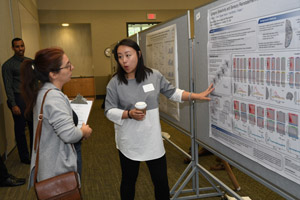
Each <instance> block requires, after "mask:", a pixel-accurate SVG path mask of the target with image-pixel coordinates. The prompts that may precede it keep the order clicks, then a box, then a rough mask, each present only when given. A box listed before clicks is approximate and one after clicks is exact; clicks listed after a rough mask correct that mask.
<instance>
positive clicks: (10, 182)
mask: <svg viewBox="0 0 300 200" xmlns="http://www.w3.org/2000/svg"><path fill="white" fill-rule="evenodd" d="M24 184H25V180H23V181H22V180H19V181H18V180H15V179H13V178H11V177H8V178H7V179H6V180H4V181H3V182H1V183H0V187H14V186H20V185H24Z"/></svg>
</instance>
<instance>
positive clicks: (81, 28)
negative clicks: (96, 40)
mask: <svg viewBox="0 0 300 200" xmlns="http://www.w3.org/2000/svg"><path fill="white" fill-rule="evenodd" d="M41 44H42V45H41V47H42V48H47V47H53V46H58V47H61V48H62V49H64V51H65V53H66V54H67V56H68V57H69V59H70V61H71V63H72V64H73V65H74V67H75V69H74V71H73V74H72V76H73V77H74V76H94V71H93V70H94V68H93V61H92V60H93V58H92V57H93V56H92V41H91V25H90V24H70V26H69V27H62V26H61V24H41Z"/></svg>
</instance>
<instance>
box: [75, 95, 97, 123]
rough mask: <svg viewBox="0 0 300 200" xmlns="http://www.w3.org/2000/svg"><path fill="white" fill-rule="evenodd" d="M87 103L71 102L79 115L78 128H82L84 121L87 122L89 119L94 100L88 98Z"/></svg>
mask: <svg viewBox="0 0 300 200" xmlns="http://www.w3.org/2000/svg"><path fill="white" fill-rule="evenodd" d="M86 102H87V104H77V103H71V107H72V109H73V110H74V112H75V113H76V114H77V116H78V125H77V127H78V128H81V126H82V123H85V124H86V123H87V120H88V118H89V115H90V112H91V109H92V104H93V101H92V100H87V101H86Z"/></svg>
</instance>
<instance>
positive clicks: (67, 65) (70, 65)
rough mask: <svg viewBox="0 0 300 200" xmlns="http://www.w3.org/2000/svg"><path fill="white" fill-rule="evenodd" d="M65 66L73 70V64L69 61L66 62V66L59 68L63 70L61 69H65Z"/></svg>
mask: <svg viewBox="0 0 300 200" xmlns="http://www.w3.org/2000/svg"><path fill="white" fill-rule="evenodd" d="M65 68H69V70H70V71H71V68H72V64H71V63H70V62H69V63H67V64H66V66H64V67H60V68H59V70H61V69H65ZM59 70H58V71H59Z"/></svg>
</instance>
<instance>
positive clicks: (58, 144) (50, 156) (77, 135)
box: [29, 83, 82, 187]
mask: <svg viewBox="0 0 300 200" xmlns="http://www.w3.org/2000/svg"><path fill="white" fill-rule="evenodd" d="M50 88H52V90H51V91H50V92H49V93H48V95H47V97H46V99H45V103H44V114H43V125H42V134H41V140H40V156H39V170H38V175H37V181H42V180H45V179H48V178H51V177H54V176H57V175H60V174H63V173H66V172H69V171H75V172H76V171H77V164H76V161H77V154H76V151H75V149H74V147H73V143H75V142H77V141H79V140H80V139H81V138H82V132H81V130H80V129H79V128H77V127H76V126H75V124H74V122H73V116H72V108H71V105H70V103H69V100H68V98H67V96H66V95H64V94H63V93H62V92H61V91H60V90H59V89H58V88H56V87H55V86H54V85H53V84H52V83H45V85H44V86H43V87H42V88H41V90H40V91H39V94H38V97H37V101H36V105H35V107H34V109H33V119H34V122H33V123H34V138H35V135H36V127H37V124H38V115H39V114H40V109H41V104H42V100H43V97H44V94H45V92H46V91H47V90H48V89H50ZM33 148H34V147H33ZM35 160H36V152H35V151H34V150H33V151H32V157H31V166H30V177H29V187H31V186H33V183H34V180H33V177H34V171H35Z"/></svg>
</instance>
